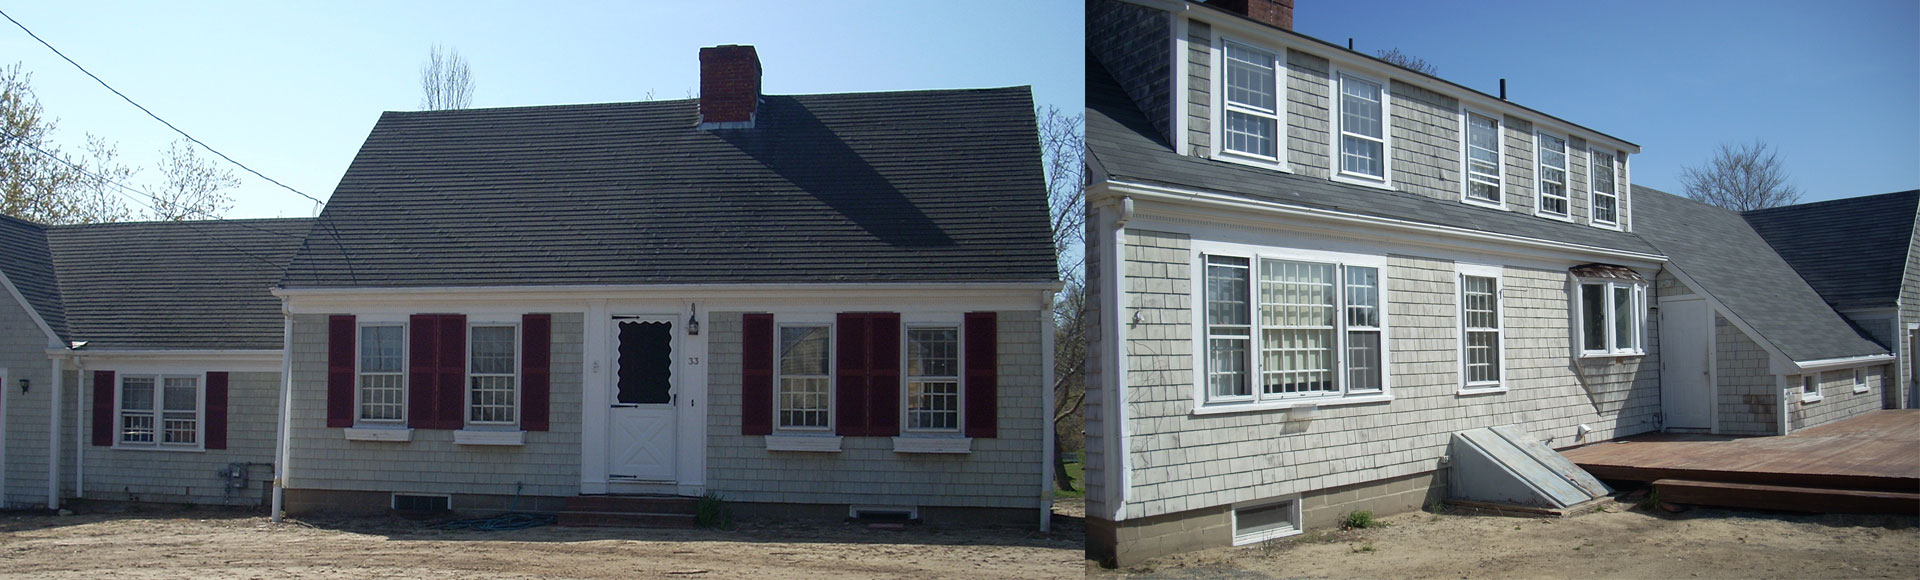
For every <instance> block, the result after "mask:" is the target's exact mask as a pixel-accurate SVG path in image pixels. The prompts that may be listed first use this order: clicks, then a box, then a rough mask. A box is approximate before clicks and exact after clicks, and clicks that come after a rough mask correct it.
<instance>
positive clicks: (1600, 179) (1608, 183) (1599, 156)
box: [1587, 150, 1620, 229]
mask: <svg viewBox="0 0 1920 580" xmlns="http://www.w3.org/2000/svg"><path fill="white" fill-rule="evenodd" d="M1587 159H1589V160H1591V161H1592V163H1591V164H1590V165H1589V167H1588V168H1587V175H1588V181H1589V182H1590V183H1589V184H1588V188H1589V189H1590V190H1591V191H1593V225H1595V226H1599V227H1603V228H1613V229H1619V227H1620V195H1619V193H1618V192H1617V191H1615V188H1614V179H1613V178H1614V156H1613V154H1612V153H1606V152H1603V151H1599V150H1591V151H1589V152H1588V153H1587Z"/></svg>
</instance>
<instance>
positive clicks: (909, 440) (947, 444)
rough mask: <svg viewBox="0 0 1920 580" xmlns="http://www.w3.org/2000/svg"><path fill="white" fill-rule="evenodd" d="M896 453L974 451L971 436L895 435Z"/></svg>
mask: <svg viewBox="0 0 1920 580" xmlns="http://www.w3.org/2000/svg"><path fill="white" fill-rule="evenodd" d="M893 452H894V453H973V438H971V437H894V438H893Z"/></svg>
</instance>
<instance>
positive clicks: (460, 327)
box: [434, 314, 467, 429]
mask: <svg viewBox="0 0 1920 580" xmlns="http://www.w3.org/2000/svg"><path fill="white" fill-rule="evenodd" d="M439 369H440V370H439V375H440V377H439V380H437V381H435V385H436V392H435V394H434V399H435V408H436V410H437V411H438V416H439V421H438V423H439V427H436V428H438V429H459V428H461V427H465V426H466V424H467V412H466V411H467V385H466V382H467V316H466V315H465V314H442V315H440V356H439Z"/></svg>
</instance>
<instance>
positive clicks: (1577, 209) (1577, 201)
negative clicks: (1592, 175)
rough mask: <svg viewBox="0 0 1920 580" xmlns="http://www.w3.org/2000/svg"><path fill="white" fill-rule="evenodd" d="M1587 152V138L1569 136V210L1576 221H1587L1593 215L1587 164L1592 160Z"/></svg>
mask: <svg viewBox="0 0 1920 580" xmlns="http://www.w3.org/2000/svg"><path fill="white" fill-rule="evenodd" d="M1589 157H1590V155H1588V153H1587V140H1586V139H1581V138H1579V137H1568V138H1567V211H1568V212H1569V213H1571V214H1572V215H1573V221H1574V222H1576V223H1583V224H1584V223H1587V221H1588V219H1590V218H1591V217H1592V216H1591V215H1590V214H1589V213H1588V211H1589V210H1590V209H1591V208H1590V207H1589V205H1590V202H1591V201H1592V200H1591V194H1590V193H1589V192H1588V189H1590V188H1589V187H1587V183H1588V181H1587V164H1588V163H1590V162H1591V160H1590V159H1589Z"/></svg>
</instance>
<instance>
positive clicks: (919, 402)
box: [907, 326, 960, 432]
mask: <svg viewBox="0 0 1920 580" xmlns="http://www.w3.org/2000/svg"><path fill="white" fill-rule="evenodd" d="M907 430H908V431H927V432H955V431H959V430H960V329H959V328H958V327H953V326H942V327H909V328H908V329H907Z"/></svg>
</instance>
